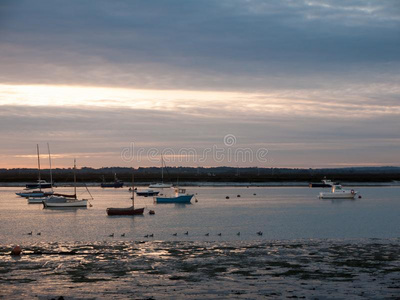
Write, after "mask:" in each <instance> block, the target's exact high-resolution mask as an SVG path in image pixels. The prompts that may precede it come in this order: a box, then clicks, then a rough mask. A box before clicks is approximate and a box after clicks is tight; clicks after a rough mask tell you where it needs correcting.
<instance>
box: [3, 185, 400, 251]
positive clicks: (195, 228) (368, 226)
mask: <svg viewBox="0 0 400 300" xmlns="http://www.w3.org/2000/svg"><path fill="white" fill-rule="evenodd" d="M187 190H188V192H193V193H195V194H196V196H195V197H196V198H197V200H198V202H197V203H196V202H195V201H194V199H193V200H192V202H193V204H191V205H176V204H154V203H153V199H152V198H144V197H137V198H136V206H137V207H146V208H147V210H146V211H145V214H144V216H135V217H108V216H107V214H106V208H107V207H127V206H129V205H130V194H129V192H128V190H127V188H124V189H101V188H91V189H90V191H91V193H92V194H93V196H94V198H95V199H94V200H93V201H91V203H92V204H93V207H89V208H87V209H75V210H74V209H72V210H49V209H43V207H42V205H35V204H30V205H28V204H27V203H26V200H25V199H23V198H20V197H18V196H16V195H15V192H17V191H18V189H16V188H1V189H0V239H1V243H3V244H4V243H6V244H10V243H18V244H21V243H26V242H32V241H34V242H37V241H44V242H55V241H60V242H64V241H83V242H92V241H111V240H114V241H115V240H124V241H125V240H144V239H145V238H144V236H145V235H146V234H151V233H153V234H154V238H153V239H154V240H164V241H165V240H167V241H171V240H172V241H174V240H179V241H180V240H192V241H197V240H204V241H212V240H217V241H232V240H233V241H236V240H260V239H262V240H271V239H278V240H282V239H299V238H302V239H304V238H396V237H400V218H399V212H400V187H359V188H356V190H358V191H359V192H360V194H361V195H362V199H356V200H334V201H331V200H321V199H318V197H317V195H318V194H319V192H320V190H321V189H310V188H287V187H286V188H274V187H268V188H232V187H229V188H221V187H219V188H206V187H202V188H199V187H188V189H187ZM57 191H59V192H71V189H70V188H59V189H57ZM80 192H81V196H82V197H87V196H88V195H87V194H84V190H83V189H82V190H81V191H80ZM253 194H256V195H253ZM237 195H241V197H240V198H239V197H237ZM226 196H229V197H230V199H225V197H226ZM149 209H153V210H155V212H156V214H155V215H149V214H148V210H149ZM30 231H33V235H32V236H28V235H27V234H26V233H28V232H30ZM186 231H188V232H189V235H184V234H183V233H184V232H186ZM239 231H240V232H241V235H240V236H237V235H236V233H237V232H239ZM258 231H262V232H263V236H262V237H259V236H258V235H257V234H256V232H258ZM37 232H41V235H40V236H37V235H36V233H37ZM112 233H114V235H115V237H114V238H111V237H109V235H110V234H112ZM122 233H125V238H122V237H121V234H122ZM174 233H177V236H176V237H175V236H173V234H174ZM206 233H209V234H210V235H209V236H208V237H206V236H205V234H206ZM218 233H221V234H222V235H221V236H218Z"/></svg>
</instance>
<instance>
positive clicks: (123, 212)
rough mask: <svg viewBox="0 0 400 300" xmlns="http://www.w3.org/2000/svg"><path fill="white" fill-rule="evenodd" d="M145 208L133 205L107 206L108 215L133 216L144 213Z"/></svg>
mask: <svg viewBox="0 0 400 300" xmlns="http://www.w3.org/2000/svg"><path fill="white" fill-rule="evenodd" d="M143 212H144V208H136V209H135V208H134V207H133V206H131V207H125V208H124V207H122V208H117V207H110V208H107V215H109V216H132V215H143Z"/></svg>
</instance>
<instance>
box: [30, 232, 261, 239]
mask: <svg viewBox="0 0 400 300" xmlns="http://www.w3.org/2000/svg"><path fill="white" fill-rule="evenodd" d="M257 234H258V235H260V236H261V235H263V232H262V231H258V232H257ZM27 235H33V232H32V231H31V232H28V233H27ZM36 235H42V233H41V232H38V233H36ZM172 235H173V236H178V233H177V232H175V233H173V234H172ZM184 235H189V231H186V232H185V233H184ZM217 235H218V236H222V233H221V232H220V233H218V234H217ZM236 235H237V236H240V231H239V232H237V233H236ZM204 236H210V233H209V232H207V233H206V234H205V235H204ZM108 237H115V234H114V233H111V234H110V235H108ZM121 237H126V234H125V232H124V233H122V234H121ZM143 237H145V238H152V237H154V233H151V234H146V235H145V236H143Z"/></svg>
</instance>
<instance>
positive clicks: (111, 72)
mask: <svg viewBox="0 0 400 300" xmlns="http://www.w3.org/2000/svg"><path fill="white" fill-rule="evenodd" d="M0 9H1V15H2V16H4V21H3V22H2V24H1V28H0V47H1V51H2V53H3V55H2V57H1V63H2V65H3V66H5V68H3V70H2V74H1V76H2V80H3V81H7V82H15V81H16V82H20V81H24V82H26V81H30V82H46V83H48V82H54V81H55V82H58V83H82V82H84V83H85V84H94V85H96V84H109V85H124V86H128V85H129V86H132V85H133V86H135V87H151V88H160V87H162V88H184V89H188V88H190V89H204V88H206V89H208V88H210V87H212V88H213V89H235V88H242V89H246V88H251V89H254V88H258V89H264V88H265V87H269V88H271V87H276V86H278V87H280V86H284V87H285V88H288V87H293V86H296V85H298V86H300V87H303V88H307V87H315V86H318V84H323V82H321V81H322V80H321V76H322V79H323V78H325V79H326V80H333V79H335V78H336V79H337V80H338V77H341V76H344V77H346V79H345V80H349V79H350V78H352V80H353V81H360V80H361V81H362V80H368V81H370V82H373V81H376V80H378V81H380V80H382V78H378V75H377V74H378V73H379V74H380V75H382V73H383V74H386V75H387V76H384V77H389V76H393V75H394V74H397V69H398V67H399V58H400V55H399V53H400V42H399V39H398V36H399V35H400V18H399V14H398V13H399V11H400V9H399V5H398V3H397V1H396V0H393V1H318V2H312V1H268V2H265V1H239V0H237V1H182V0H181V1H119V2H109V1H96V2H93V1H76V2H65V1H39V2H31V1H15V2H5V3H3V4H2V5H1V7H0ZM298 76H304V77H306V78H310V80H309V81H307V82H298V80H296V78H298ZM384 79H385V78H384ZM384 79H383V80H384Z"/></svg>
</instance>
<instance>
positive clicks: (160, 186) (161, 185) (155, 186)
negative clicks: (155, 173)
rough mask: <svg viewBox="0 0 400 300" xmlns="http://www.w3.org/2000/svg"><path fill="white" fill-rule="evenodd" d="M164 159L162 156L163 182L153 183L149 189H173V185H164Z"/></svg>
mask: <svg viewBox="0 0 400 300" xmlns="http://www.w3.org/2000/svg"><path fill="white" fill-rule="evenodd" d="M164 165H165V163H164V158H163V156H162V155H161V182H153V183H151V184H150V185H149V188H152V189H168V188H170V187H172V184H169V183H164Z"/></svg>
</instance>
